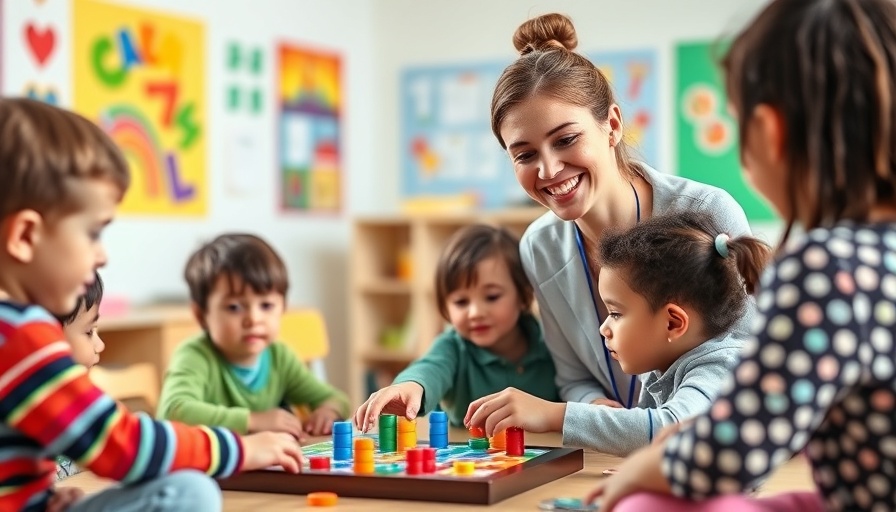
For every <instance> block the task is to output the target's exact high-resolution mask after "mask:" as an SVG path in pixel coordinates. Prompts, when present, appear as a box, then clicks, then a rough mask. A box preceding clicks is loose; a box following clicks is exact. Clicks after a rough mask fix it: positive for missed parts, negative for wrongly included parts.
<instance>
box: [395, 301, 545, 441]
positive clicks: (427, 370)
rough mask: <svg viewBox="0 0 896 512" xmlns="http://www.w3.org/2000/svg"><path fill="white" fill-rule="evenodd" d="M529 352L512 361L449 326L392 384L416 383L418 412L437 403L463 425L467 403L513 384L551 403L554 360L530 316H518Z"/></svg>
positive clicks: (431, 407)
mask: <svg viewBox="0 0 896 512" xmlns="http://www.w3.org/2000/svg"><path fill="white" fill-rule="evenodd" d="M520 326H521V327H522V328H523V332H524V333H525V335H526V339H527V340H528V342H529V351H528V352H527V353H526V355H525V356H523V358H522V359H521V360H520V361H519V362H517V363H513V362H511V361H508V360H506V359H504V358H502V357H500V356H497V355H495V354H493V353H492V352H490V351H489V350H487V349H484V348H480V347H477V346H476V345H474V344H473V343H471V342H469V341H467V340H465V339H463V338H462V337H461V336H460V335H459V334H458V333H457V330H455V329H454V328H451V327H449V328H447V329H445V331H444V332H442V334H440V335H439V337H437V338H436V340H435V341H434V342H433V344H432V347H430V349H429V351H428V352H427V353H426V354H425V355H424V356H423V357H421V358H420V359H418V360H416V361H414V362H413V363H411V364H410V366H408V367H407V368H406V369H405V370H404V371H403V372H401V373H400V374H398V376H397V377H395V382H394V384H398V383H400V382H416V383H418V384H420V385H421V386H423V403H422V404H421V409H420V411H419V414H420V415H421V416H422V415H424V414H426V413H428V412H431V411H433V410H434V409H435V408H436V406H437V405H439V403H440V402H442V403H443V404H444V406H445V410H446V412H447V413H448V419H449V421H450V422H451V424H452V425H454V426H463V420H464V416H465V415H466V414H467V408H468V407H469V406H470V402H472V401H473V400H476V399H477V398H480V397H483V396H485V395H488V394H491V393H496V392H498V391H501V390H503V389H505V388H508V387H514V388H517V389H520V390H522V391H525V392H526V393H529V394H531V395H535V396H537V397H540V398H543V399H545V400H550V401H553V402H556V401H558V400H559V399H560V397H559V395H558V393H557V386H556V384H555V383H554V377H555V371H554V361H553V359H552V358H551V354H550V353H549V352H548V349H547V347H546V346H545V344H544V339H543V338H542V336H541V327H540V325H539V323H538V320H536V319H535V317H534V316H532V315H529V314H525V315H522V316H520Z"/></svg>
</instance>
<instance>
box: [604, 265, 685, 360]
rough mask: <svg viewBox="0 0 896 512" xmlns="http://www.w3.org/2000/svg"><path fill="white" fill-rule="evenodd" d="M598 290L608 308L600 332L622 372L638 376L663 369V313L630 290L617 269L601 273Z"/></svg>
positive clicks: (665, 350) (666, 348)
mask: <svg viewBox="0 0 896 512" xmlns="http://www.w3.org/2000/svg"><path fill="white" fill-rule="evenodd" d="M598 290H599V293H600V297H601V299H602V300H603V302H604V305H606V307H607V318H606V320H604V323H603V324H602V325H601V326H600V333H601V334H602V335H603V336H604V339H605V343H606V345H607V349H608V350H609V351H610V355H611V356H613V359H616V360H617V361H619V365H620V366H621V367H622V370H623V371H624V372H625V373H627V374H629V375H637V374H641V373H646V372H650V371H653V370H658V369H664V368H663V366H664V365H665V364H664V363H665V361H666V359H667V358H666V357H665V355H666V352H667V351H668V350H669V348H668V345H669V343H668V338H667V334H666V333H667V326H668V321H667V318H666V315H665V314H663V311H662V310H660V311H653V310H652V308H651V307H650V304H648V303H647V299H645V298H644V297H643V296H642V295H640V294H638V293H635V292H634V291H633V290H632V289H631V288H629V286H628V284H627V283H626V282H625V281H624V280H623V279H622V275H621V273H620V272H619V271H617V270H613V269H609V268H602V269H601V270H600V278H599V281H598Z"/></svg>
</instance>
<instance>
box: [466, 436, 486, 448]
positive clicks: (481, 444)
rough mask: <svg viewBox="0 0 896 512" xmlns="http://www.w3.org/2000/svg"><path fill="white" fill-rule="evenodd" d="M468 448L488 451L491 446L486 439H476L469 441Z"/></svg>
mask: <svg viewBox="0 0 896 512" xmlns="http://www.w3.org/2000/svg"><path fill="white" fill-rule="evenodd" d="M467 446H469V447H470V449H473V450H488V449H489V448H490V447H491V444H489V442H488V438H486V437H474V438H471V439H470V440H469V441H467Z"/></svg>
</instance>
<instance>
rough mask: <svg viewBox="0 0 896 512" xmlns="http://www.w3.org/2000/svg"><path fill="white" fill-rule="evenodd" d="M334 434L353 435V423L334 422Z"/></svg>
mask: <svg viewBox="0 0 896 512" xmlns="http://www.w3.org/2000/svg"><path fill="white" fill-rule="evenodd" d="M333 433H334V434H351V433H352V422H350V421H334V422H333Z"/></svg>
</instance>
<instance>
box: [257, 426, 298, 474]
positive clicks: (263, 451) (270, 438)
mask: <svg viewBox="0 0 896 512" xmlns="http://www.w3.org/2000/svg"><path fill="white" fill-rule="evenodd" d="M304 460H305V456H304V455H303V454H302V448H301V447H300V446H299V442H298V441H297V440H296V438H295V437H294V436H292V435H290V434H287V433H284V432H260V433H258V434H250V435H248V436H244V437H243V467H242V471H251V470H253V469H264V468H267V467H270V466H281V467H283V469H285V470H286V471H289V472H290V473H298V472H299V471H301V469H302V463H303V462H304Z"/></svg>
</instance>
